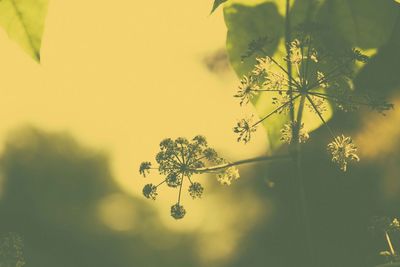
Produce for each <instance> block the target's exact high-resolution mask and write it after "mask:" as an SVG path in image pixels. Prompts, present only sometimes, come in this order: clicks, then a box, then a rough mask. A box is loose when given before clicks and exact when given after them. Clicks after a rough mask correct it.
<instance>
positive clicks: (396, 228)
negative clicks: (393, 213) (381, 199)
mask: <svg viewBox="0 0 400 267" xmlns="http://www.w3.org/2000/svg"><path fill="white" fill-rule="evenodd" d="M389 228H390V231H392V232H400V221H399V220H398V219H397V218H394V219H393V221H392V222H391V223H390V225H389Z"/></svg>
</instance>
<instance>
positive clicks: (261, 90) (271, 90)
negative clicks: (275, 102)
mask: <svg viewBox="0 0 400 267" xmlns="http://www.w3.org/2000/svg"><path fill="white" fill-rule="evenodd" d="M250 91H253V92H279V93H285V92H287V91H288V90H278V89H257V90H250ZM295 92H298V91H295Z"/></svg>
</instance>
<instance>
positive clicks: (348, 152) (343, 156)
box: [328, 135, 360, 171]
mask: <svg viewBox="0 0 400 267" xmlns="http://www.w3.org/2000/svg"><path fill="white" fill-rule="evenodd" d="M328 151H329V152H330V153H331V154H332V161H333V162H335V163H336V164H338V165H339V167H340V169H341V170H342V171H346V169H347V164H348V161H360V158H359V157H358V156H357V154H356V152H357V147H356V146H355V145H354V144H353V140H352V139H351V138H350V137H345V136H344V135H342V136H337V137H336V138H335V139H334V140H333V141H332V142H331V143H329V144H328Z"/></svg>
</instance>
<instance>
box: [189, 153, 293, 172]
mask: <svg viewBox="0 0 400 267" xmlns="http://www.w3.org/2000/svg"><path fill="white" fill-rule="evenodd" d="M285 159H290V156H289V155H278V156H262V157H256V158H250V159H244V160H239V161H234V162H230V163H224V164H221V165H217V166H213V167H208V168H199V169H195V170H193V171H195V172H197V173H206V172H214V171H219V170H222V169H226V168H229V167H232V166H238V165H243V164H248V163H256V162H260V161H275V160H285Z"/></svg>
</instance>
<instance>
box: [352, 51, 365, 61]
mask: <svg viewBox="0 0 400 267" xmlns="http://www.w3.org/2000/svg"><path fill="white" fill-rule="evenodd" d="M351 56H352V58H353V59H354V60H356V61H360V62H362V63H367V62H368V60H369V57H368V56H366V55H364V54H362V53H361V51H360V50H358V49H353V50H352V54H351Z"/></svg>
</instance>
